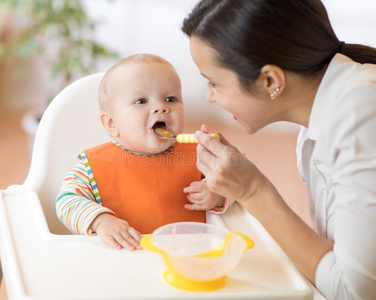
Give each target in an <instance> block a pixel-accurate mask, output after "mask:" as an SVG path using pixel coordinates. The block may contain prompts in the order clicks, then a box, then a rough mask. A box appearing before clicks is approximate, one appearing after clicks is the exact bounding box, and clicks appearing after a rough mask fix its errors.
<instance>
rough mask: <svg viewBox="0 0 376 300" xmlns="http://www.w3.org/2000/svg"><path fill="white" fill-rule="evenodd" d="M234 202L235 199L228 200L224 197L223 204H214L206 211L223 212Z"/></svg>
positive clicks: (218, 213)
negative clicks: (219, 205) (214, 205)
mask: <svg viewBox="0 0 376 300" xmlns="http://www.w3.org/2000/svg"><path fill="white" fill-rule="evenodd" d="M234 202H235V200H230V199H228V198H225V201H224V203H223V206H221V207H218V206H216V207H214V208H212V209H210V210H208V211H209V212H210V213H213V214H216V215H220V214H223V213H225V212H226V211H227V210H228V209H229V208H230V207H231V205H233V204H234Z"/></svg>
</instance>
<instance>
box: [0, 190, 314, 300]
mask: <svg viewBox="0 0 376 300" xmlns="http://www.w3.org/2000/svg"><path fill="white" fill-rule="evenodd" d="M51 201H54V199H51ZM207 216H208V218H207V219H208V223H213V224H222V225H223V226H226V227H227V228H228V229H230V230H236V231H239V232H241V233H244V234H246V235H248V236H249V237H251V238H252V239H253V240H254V241H255V247H254V248H253V249H251V250H248V251H247V252H245V253H244V256H243V257H242V259H241V261H240V263H239V265H238V266H237V267H236V268H235V269H234V270H233V271H232V272H231V273H230V274H229V275H228V276H227V281H226V285H225V287H223V288H222V289H220V290H217V291H213V292H207V293H197V292H187V291H182V290H179V289H176V288H174V287H172V286H170V285H168V284H167V283H165V282H164V280H163V277H162V274H163V272H164V270H165V266H164V263H163V259H162V257H161V256H160V255H159V254H157V253H152V252H149V251H146V250H139V251H128V250H115V249H112V248H111V247H110V246H107V245H106V244H105V243H104V242H102V241H101V240H100V238H99V237H96V236H95V237H89V236H78V235H56V234H53V233H51V232H50V230H49V228H48V225H47V222H46V219H45V216H44V214H43V210H42V207H41V204H40V201H39V198H38V195H37V194H35V193H34V192H32V191H27V190H23V189H21V188H20V189H16V190H1V191H0V255H1V262H2V266H3V271H4V276H5V278H6V283H7V290H8V295H9V299H16V300H24V299H25V300H26V299H28V300H37V299H38V300H42V299H49V300H53V299H59V300H61V299H66V300H71V299H77V300H78V299H82V300H84V299H106V300H111V299H232V300H235V299H286V300H287V299H289V300H291V299H312V298H313V290H312V288H311V286H310V284H309V283H308V282H307V281H306V280H305V278H304V277H303V276H302V275H301V274H300V273H299V272H298V270H297V269H296V268H295V266H294V265H293V264H292V262H291V261H290V260H289V258H288V257H287V256H286V255H285V253H284V252H283V251H282V250H281V249H280V247H279V246H278V245H277V243H276V242H275V241H274V240H273V239H272V238H271V237H270V236H269V234H268V233H267V232H266V230H265V229H264V228H263V227H262V226H261V224H260V223H259V222H258V221H257V220H256V219H255V218H253V217H252V216H251V215H250V214H248V213H247V212H246V211H245V210H244V209H243V208H242V207H241V206H240V205H238V204H235V205H234V206H233V207H232V208H231V209H230V210H229V211H228V212H226V213H225V214H223V215H220V216H218V215H212V214H208V215H207Z"/></svg>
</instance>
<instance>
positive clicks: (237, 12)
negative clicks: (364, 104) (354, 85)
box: [182, 0, 376, 89]
mask: <svg viewBox="0 0 376 300" xmlns="http://www.w3.org/2000/svg"><path fill="white" fill-rule="evenodd" d="M182 31H183V32H184V33H185V34H187V35H188V36H189V37H192V36H194V37H198V38H200V39H201V40H202V41H204V42H205V43H207V44H208V45H209V46H210V47H212V48H213V49H215V51H216V53H217V57H216V59H217V63H218V64H219V65H220V66H222V67H224V68H227V69H230V70H232V71H234V72H235V73H236V74H237V75H238V78H239V80H240V82H241V84H242V86H243V87H245V88H246V89H249V87H250V84H251V83H252V82H253V81H254V80H255V79H256V78H257V77H258V75H259V74H260V70H261V68H262V67H263V66H264V65H266V64H273V65H277V66H279V67H281V68H282V69H284V70H289V71H293V72H295V73H298V74H301V75H305V76H311V75H315V74H316V73H317V72H318V71H320V70H322V69H323V68H324V67H326V66H327V64H328V63H329V62H330V60H331V59H332V58H333V56H334V55H335V54H336V53H337V52H339V50H340V47H341V42H340V41H339V40H338V38H337V36H336V34H335V33H334V31H333V28H332V26H331V24H330V21H329V18H328V14H327V12H326V9H325V7H324V5H323V4H322V3H321V1H319V0H202V1H200V2H199V3H198V4H197V6H196V7H195V8H194V9H193V10H192V12H191V13H190V14H189V16H188V17H187V18H186V19H185V20H184V22H183V26H182ZM341 53H343V54H345V55H347V56H348V57H350V58H351V59H353V60H355V61H357V62H360V63H366V62H369V63H376V49H374V48H371V47H367V46H363V45H358V44H345V45H344V47H342V49H341Z"/></svg>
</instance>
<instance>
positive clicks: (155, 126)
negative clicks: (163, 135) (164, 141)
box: [153, 121, 167, 130]
mask: <svg viewBox="0 0 376 300" xmlns="http://www.w3.org/2000/svg"><path fill="white" fill-rule="evenodd" d="M156 128H163V129H167V126H166V123H165V122H160V121H158V122H156V123H155V124H154V126H153V130H155V129H156Z"/></svg>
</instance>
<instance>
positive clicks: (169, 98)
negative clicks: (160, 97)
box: [165, 96, 179, 102]
mask: <svg viewBox="0 0 376 300" xmlns="http://www.w3.org/2000/svg"><path fill="white" fill-rule="evenodd" d="M165 101H166V102H177V101H179V100H178V98H176V97H174V96H171V97H167V98H166V99H165Z"/></svg>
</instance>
